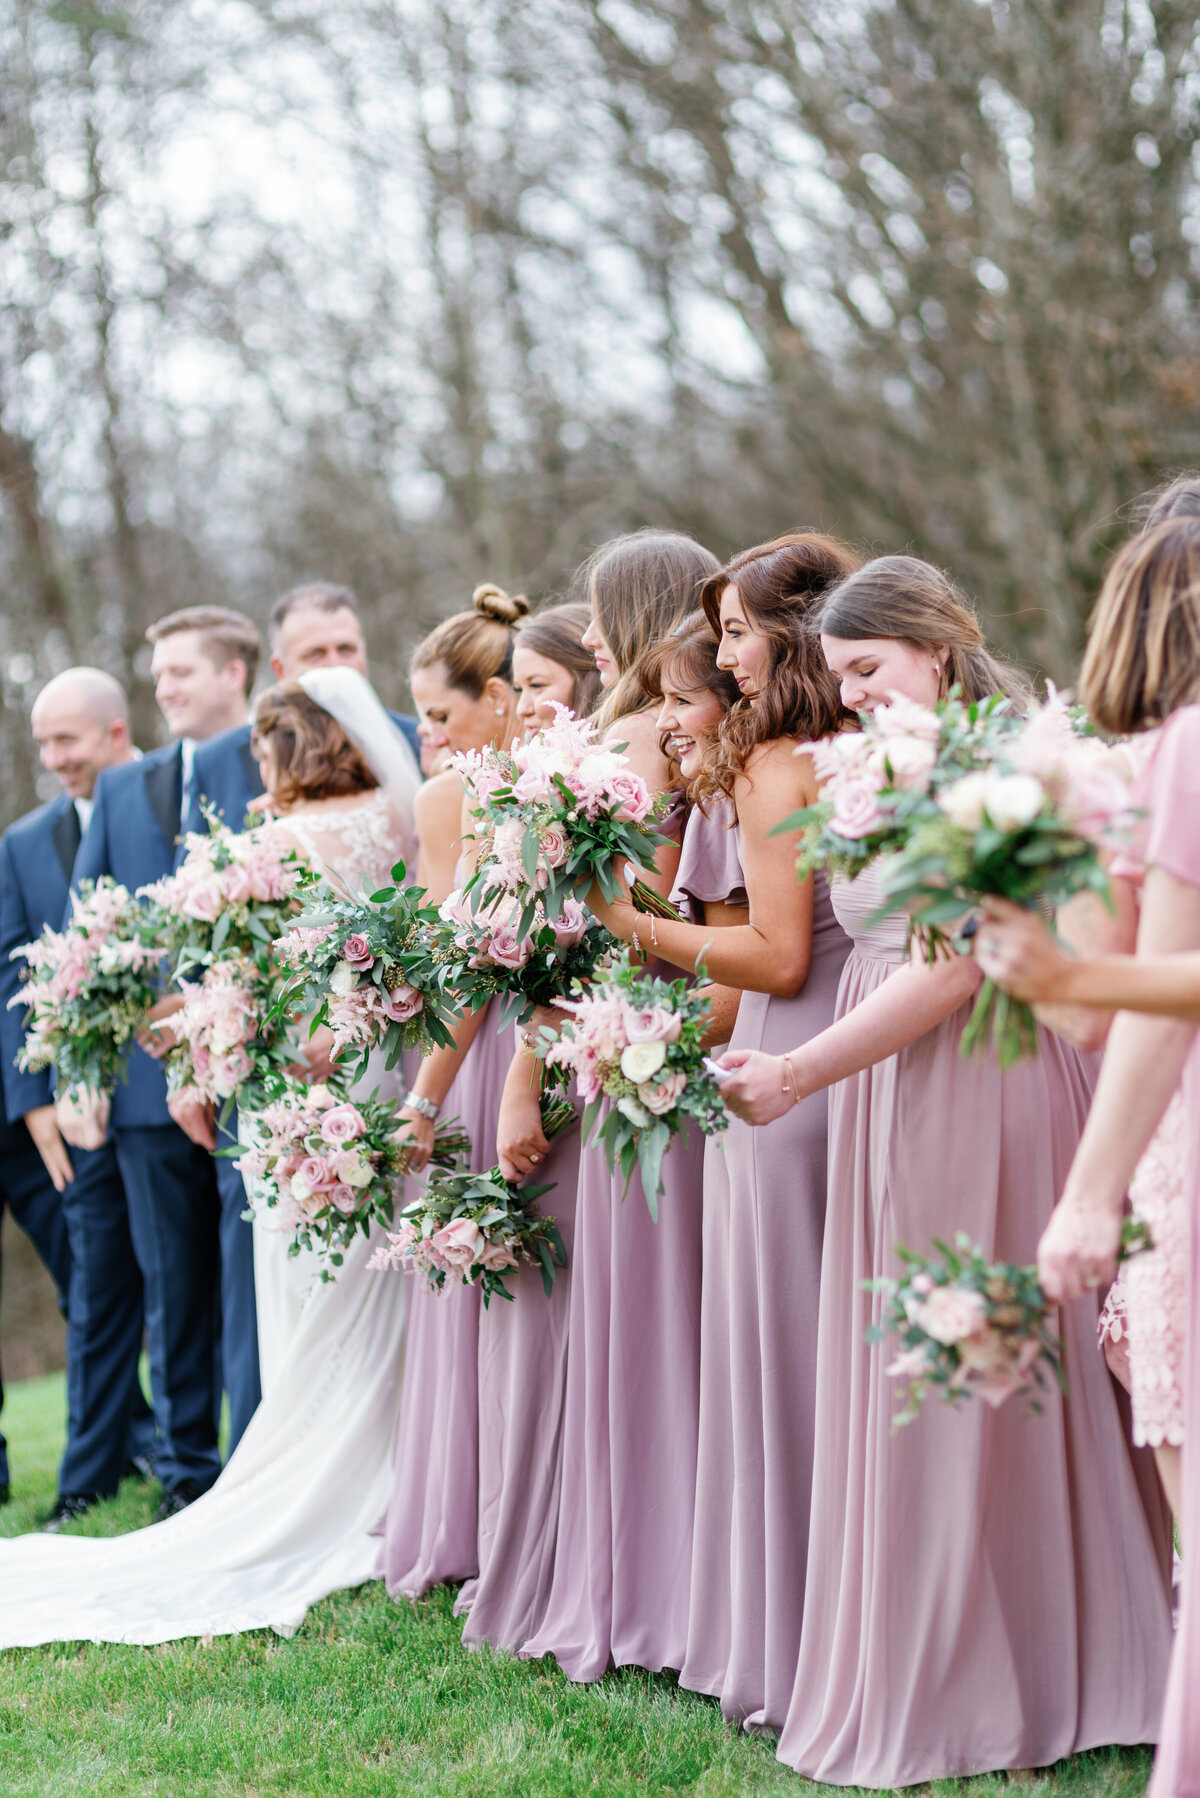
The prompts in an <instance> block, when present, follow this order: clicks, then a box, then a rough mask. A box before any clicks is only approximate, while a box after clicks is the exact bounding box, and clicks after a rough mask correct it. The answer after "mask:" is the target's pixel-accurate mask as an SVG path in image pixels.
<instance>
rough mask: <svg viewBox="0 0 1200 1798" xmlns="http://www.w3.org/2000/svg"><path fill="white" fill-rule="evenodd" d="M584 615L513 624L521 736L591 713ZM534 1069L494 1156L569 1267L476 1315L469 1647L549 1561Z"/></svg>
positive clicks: (532, 1605) (516, 1282)
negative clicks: (526, 1190) (529, 1193)
mask: <svg viewBox="0 0 1200 1798" xmlns="http://www.w3.org/2000/svg"><path fill="white" fill-rule="evenodd" d="M590 621H591V613H590V611H589V610H588V608H587V606H586V605H583V604H570V605H563V606H554V607H551V608H550V609H549V610H547V611H543V612H538V613H536V614H535V615H534V616H533V617H532V618H530V619H528V620H526V622H525V623H524V624H523V625H522V627H521V630H520V632H519V634H518V638H517V643H516V648H515V649H514V652H513V688H514V691H515V693H516V697H517V707H516V717H517V724H518V726H519V727H520V728H521V729H522V730H523V731H525V732H526V733H531V732H533V731H536V730H540V729H541V728H542V727H543V726H544V725H547V724H551V723H553V721H554V711H553V706H554V704H555V703H557V704H560V705H568V706H570V707H571V709H572V710H573V711H574V712H575V713H576V714H577V715H580V716H586V715H587V714H588V713H589V712H590V711H591V709H592V704H593V702H594V700H595V698H596V696H597V694H598V692H599V681H598V679H597V676H596V664H595V662H594V661H593V659H592V657H591V655H590V653H589V652H588V651H587V650H586V649H584V647H583V636H584V632H585V631H586V630H587V627H588V624H589V623H590ZM468 1065H469V1064H468ZM540 1075H541V1067H540V1064H539V1063H538V1062H537V1061H536V1060H535V1059H534V1057H533V1056H532V1055H531V1054H530V1052H529V1051H528V1050H527V1049H526V1048H525V1047H524V1046H523V1045H521V1046H519V1047H518V1049H517V1051H516V1053H515V1055H514V1056H513V1057H512V1061H511V1064H510V1067H509V1070H508V1076H507V1079H506V1082H505V1093H504V1098H503V1100H502V1102H501V1106H500V1123H499V1127H498V1129H497V1133H496V1137H497V1140H496V1148H497V1158H498V1160H499V1163H500V1167H501V1169H502V1171H503V1173H504V1175H505V1177H506V1178H507V1179H510V1180H515V1179H524V1178H525V1177H526V1176H528V1177H529V1178H530V1179H532V1180H534V1181H536V1183H537V1184H538V1185H543V1184H548V1185H550V1186H551V1187H552V1189H553V1190H552V1191H550V1192H547V1193H546V1194H545V1196H544V1197H543V1199H542V1200H541V1201H540V1206H541V1209H542V1210H543V1211H544V1212H545V1213H547V1214H548V1215H550V1216H552V1217H553V1218H554V1219H555V1221H556V1222H557V1225H558V1230H559V1234H560V1236H561V1237H562V1240H563V1247H564V1249H565V1251H566V1257H567V1265H566V1267H565V1268H560V1269H559V1270H558V1272H557V1273H556V1275H555V1278H554V1285H553V1287H552V1289H551V1291H550V1293H549V1294H547V1293H546V1292H545V1290H544V1288H543V1285H542V1276H541V1271H540V1269H538V1268H534V1267H522V1268H518V1269H516V1270H514V1272H513V1273H512V1274H511V1275H509V1276H507V1278H506V1284H507V1286H508V1289H509V1291H510V1292H511V1293H512V1295H513V1296H512V1302H511V1303H507V1302H506V1301H505V1300H503V1299H494V1300H493V1301H492V1303H491V1304H490V1305H489V1306H488V1307H487V1309H486V1310H484V1311H483V1312H482V1313H481V1315H480V1319H479V1375H478V1379H479V1541H478V1554H479V1576H478V1578H477V1579H474V1580H469V1581H468V1582H467V1584H466V1585H465V1586H464V1587H463V1589H462V1591H461V1592H460V1593H459V1596H458V1603H457V1605H456V1609H457V1610H459V1611H466V1612H468V1617H467V1622H466V1625H465V1627H464V1629H463V1641H464V1642H466V1643H467V1644H468V1645H469V1646H472V1647H473V1646H474V1645H475V1644H477V1643H479V1642H490V1643H491V1644H492V1646H493V1647H496V1648H505V1649H517V1648H519V1647H520V1646H521V1644H522V1643H523V1642H524V1640H525V1638H526V1637H527V1636H528V1635H529V1633H530V1631H531V1630H532V1628H533V1627H534V1625H535V1624H536V1622H537V1620H538V1619H539V1617H540V1616H541V1614H542V1611H543V1609H544V1607H545V1602H546V1595H547V1592H548V1591H549V1586H550V1575H551V1572H552V1570H553V1566H554V1538H555V1530H556V1524H557V1518H558V1493H559V1480H560V1476H561V1471H562V1414H563V1396H564V1392H565V1389H566V1371H567V1318H568V1312H569V1306H570V1295H571V1267H572V1262H573V1259H574V1237H575V1198H576V1188H577V1186H578V1181H579V1130H578V1128H577V1127H574V1128H568V1129H567V1130H565V1131H563V1132H562V1133H561V1134H559V1135H558V1136H556V1137H555V1139H554V1141H553V1142H552V1143H548V1142H547V1141H546V1138H545V1136H544V1135H543V1134H542V1129H541V1120H540V1117H539V1114H538V1103H537V1101H538V1093H539V1090H540V1085H541V1081H540Z"/></svg>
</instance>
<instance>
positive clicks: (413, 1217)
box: [368, 1095, 575, 1306]
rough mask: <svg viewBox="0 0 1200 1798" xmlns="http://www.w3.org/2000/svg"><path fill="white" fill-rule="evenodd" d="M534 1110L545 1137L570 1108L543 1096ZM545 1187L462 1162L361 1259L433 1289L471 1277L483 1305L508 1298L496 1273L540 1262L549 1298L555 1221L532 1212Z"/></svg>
mask: <svg viewBox="0 0 1200 1798" xmlns="http://www.w3.org/2000/svg"><path fill="white" fill-rule="evenodd" d="M541 1110H542V1129H543V1131H544V1132H545V1135H546V1137H547V1139H548V1140H550V1141H553V1139H554V1137H556V1136H557V1135H558V1134H559V1133H560V1131H562V1130H565V1129H566V1128H567V1127H568V1125H570V1124H573V1123H574V1122H575V1108H574V1106H573V1105H572V1104H571V1103H570V1102H569V1100H567V1099H563V1098H561V1097H557V1096H554V1095H543V1097H542V1101H541ZM553 1186H554V1182H553V1181H550V1182H549V1183H547V1184H545V1185H542V1186H530V1185H524V1184H522V1185H518V1184H517V1183H516V1182H515V1181H513V1180H506V1179H505V1178H504V1175H503V1174H502V1173H501V1172H500V1169H499V1168H498V1167H492V1168H489V1169H488V1170H487V1172H486V1173H484V1174H472V1173H471V1172H469V1171H468V1170H467V1169H465V1168H458V1169H455V1170H453V1171H452V1172H449V1173H444V1174H442V1175H441V1176H440V1177H439V1178H438V1179H435V1180H430V1181H429V1182H428V1184H427V1186H426V1188H425V1192H424V1194H423V1195H422V1197H421V1198H419V1199H414V1200H413V1201H412V1203H411V1204H409V1205H406V1206H405V1207H404V1209H403V1211H402V1212H401V1213H400V1228H399V1230H398V1231H396V1232H395V1233H393V1232H391V1231H389V1232H388V1246H387V1248H378V1249H376V1251H375V1253H374V1254H373V1255H372V1257H371V1260H370V1262H369V1264H368V1265H369V1266H371V1267H373V1268H376V1269H377V1270H379V1271H383V1270H384V1269H387V1268H398V1269H399V1270H400V1271H401V1272H402V1273H408V1272H415V1273H420V1274H422V1275H424V1278H425V1282H426V1284H427V1285H428V1287H429V1288H430V1290H431V1291H433V1292H441V1291H444V1290H445V1288H446V1285H447V1282H450V1283H451V1284H460V1285H463V1286H471V1285H474V1284H475V1283H476V1282H478V1284H479V1287H480V1290H481V1291H482V1293H483V1302H484V1305H485V1306H486V1305H487V1304H488V1303H489V1301H490V1300H491V1299H492V1298H493V1297H495V1296H497V1295H498V1296H499V1297H500V1298H502V1299H511V1298H512V1293H511V1292H509V1290H508V1288H507V1287H506V1286H505V1284H504V1275H505V1273H506V1272H507V1271H508V1270H509V1269H510V1268H513V1267H519V1266H520V1265H521V1263H522V1262H526V1263H530V1264H532V1265H533V1266H540V1268H541V1270H542V1285H543V1286H544V1288H545V1291H546V1295H547V1297H549V1294H550V1291H551V1288H552V1287H553V1285H554V1274H555V1270H556V1269H557V1268H560V1267H565V1266H566V1265H567V1256H566V1251H565V1249H564V1248H563V1243H562V1237H561V1236H560V1235H559V1233H558V1225H557V1224H556V1223H555V1221H554V1219H553V1218H552V1217H542V1216H541V1215H540V1213H539V1211H538V1203H537V1202H538V1200H539V1199H540V1198H541V1197H542V1196H543V1195H544V1194H545V1193H548V1192H550V1191H552V1190H553Z"/></svg>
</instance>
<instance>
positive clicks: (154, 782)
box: [72, 743, 183, 1129]
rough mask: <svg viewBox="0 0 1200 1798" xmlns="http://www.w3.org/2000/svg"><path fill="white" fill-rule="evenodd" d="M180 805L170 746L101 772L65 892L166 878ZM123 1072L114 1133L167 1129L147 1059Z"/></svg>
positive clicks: (162, 1098) (175, 749)
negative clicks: (96, 883) (106, 880)
mask: <svg viewBox="0 0 1200 1798" xmlns="http://www.w3.org/2000/svg"><path fill="white" fill-rule="evenodd" d="M182 797H183V751H182V748H181V747H180V745H179V744H178V743H170V744H168V745H167V747H166V748H165V749H154V750H151V752H150V753H149V755H144V756H143V757H142V759H141V761H140V762H123V763H122V764H121V765H120V767H117V768H106V769H105V770H104V772H103V773H102V774H101V776H100V778H99V780H98V781H97V782H96V792H95V797H94V804H93V807H92V821H91V823H90V824H89V825H88V828H87V832H86V834H85V836H84V839H83V842H82V843H81V844H80V845H79V854H78V855H77V856H76V858H75V870H74V874H73V875H72V885H73V886H77V885H78V884H79V882H80V881H81V880H99V879H100V876H101V875H102V874H111V875H112V877H113V879H114V880H119V881H120V882H121V885H122V886H126V887H128V888H129V891H130V892H131V893H134V892H136V891H137V889H138V887H141V886H146V885H147V884H148V883H149V882H150V881H152V880H160V879H161V878H162V876H163V875H164V874H169V873H170V872H171V870H172V868H173V867H174V866H175V861H176V847H177V838H178V836H179V807H180V802H181V800H182ZM126 1072H127V1074H128V1079H127V1080H118V1082H117V1086H116V1091H115V1092H114V1093H113V1103H112V1121H113V1125H114V1127H115V1128H117V1129H120V1128H122V1127H124V1128H126V1129H148V1128H151V1127H153V1126H156V1125H162V1124H169V1123H171V1121H172V1120H171V1115H170V1113H169V1112H168V1110H167V1077H166V1074H165V1073H164V1072H163V1069H162V1068H161V1067H160V1066H159V1064H158V1062H157V1061H155V1059H154V1057H153V1056H152V1055H147V1054H146V1051H145V1050H144V1049H139V1048H138V1047H137V1045H136V1044H134V1045H133V1047H132V1048H131V1049H130V1051H129V1056H128V1060H127V1063H126Z"/></svg>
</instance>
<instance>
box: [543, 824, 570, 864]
mask: <svg viewBox="0 0 1200 1798" xmlns="http://www.w3.org/2000/svg"><path fill="white" fill-rule="evenodd" d="M540 849H541V855H542V860H543V861H544V862H545V864H546V866H547V867H548V868H561V867H562V865H563V863H564V862H565V861H566V859H567V856H568V855H569V854H570V849H571V845H570V844H569V843H568V841H567V833H566V831H565V830H564V829H563V828H562V826H561V824H548V825H547V826H546V828H545V830H544V831H543V832H542V839H541V844H540Z"/></svg>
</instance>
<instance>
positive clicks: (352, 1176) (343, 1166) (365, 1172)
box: [292, 1153, 371, 1186]
mask: <svg viewBox="0 0 1200 1798" xmlns="http://www.w3.org/2000/svg"><path fill="white" fill-rule="evenodd" d="M337 1170H338V1177H339V1179H341V1180H344V1181H345V1183H346V1185H347V1186H369V1185H370V1184H371V1163H370V1162H369V1161H367V1160H366V1159H365V1158H364V1157H363V1156H362V1155H358V1154H355V1155H354V1156H353V1159H351V1155H350V1154H349V1153H343V1154H342V1155H341V1156H339V1158H338V1164H337ZM292 1184H293V1186H294V1185H295V1181H293V1182H292Z"/></svg>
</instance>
